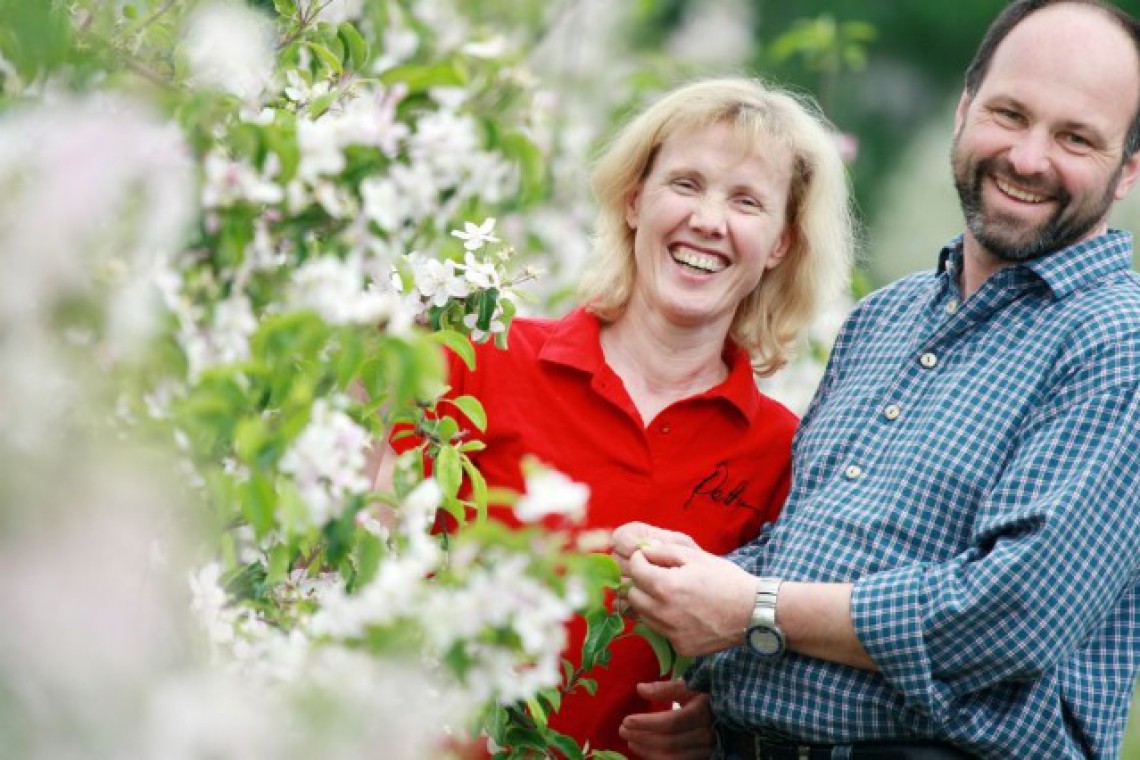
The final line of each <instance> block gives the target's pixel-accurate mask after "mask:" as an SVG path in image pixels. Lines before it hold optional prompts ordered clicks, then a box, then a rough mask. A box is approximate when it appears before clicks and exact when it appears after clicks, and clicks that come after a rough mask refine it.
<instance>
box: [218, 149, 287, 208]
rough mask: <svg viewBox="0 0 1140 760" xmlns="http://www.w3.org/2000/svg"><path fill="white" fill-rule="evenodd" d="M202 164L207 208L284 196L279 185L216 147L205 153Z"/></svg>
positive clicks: (276, 200)
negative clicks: (233, 159) (228, 156)
mask: <svg viewBox="0 0 1140 760" xmlns="http://www.w3.org/2000/svg"><path fill="white" fill-rule="evenodd" d="M203 168H204V170H205V180H204V182H203V187H202V205H203V206H205V207H206V208H217V207H221V206H229V205H232V204H233V203H235V202H238V201H249V202H250V203H254V204H272V203H280V202H281V200H282V199H283V198H284V197H285V191H284V190H283V189H282V187H281V186H280V185H278V184H277V183H275V182H273V181H271V180H269V179H266V178H264V177H262V176H261V175H259V174H258V173H257V172H256V171H255V170H254V169H253V167H252V166H250V165H249V164H247V163H244V162H241V161H232V160H230V159H228V158H226V156H225V155H223V154H222V153H221V152H219V151H217V150H214V151H211V152H210V154H209V155H207V156H206V161H205V164H204V167H203Z"/></svg>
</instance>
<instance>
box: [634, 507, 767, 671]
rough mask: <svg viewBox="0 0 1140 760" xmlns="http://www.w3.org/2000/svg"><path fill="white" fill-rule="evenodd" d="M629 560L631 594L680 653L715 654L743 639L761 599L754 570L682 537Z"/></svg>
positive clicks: (652, 624) (636, 608) (647, 619)
mask: <svg viewBox="0 0 1140 760" xmlns="http://www.w3.org/2000/svg"><path fill="white" fill-rule="evenodd" d="M624 527H626V526H623V528H624ZM619 530H622V528H619ZM678 535H679V534H678ZM627 565H628V569H627V570H626V573H627V575H628V576H629V579H630V581H631V586H630V589H629V591H628V593H627V594H626V599H627V600H628V601H629V603H630V604H631V605H632V606H633V609H634V611H636V612H637V614H638V616H639V617H640V618H641V620H642V622H644V623H645V624H646V625H648V626H649V627H650V628H652V629H653V630H655V631H657V632H658V633H660V634H662V635H663V636H665V637H666V638H667V639H669V641H670V642H671V643H672V644H673V648H674V649H676V650H677V652H678V653H680V654H682V655H684V656H686V657H693V656H696V655H703V654H711V653H712V652H717V651H720V650H722V649H728V648H729V647H734V646H737V645H739V644H741V643H742V642H743V640H744V630H745V629H746V628H747V627H748V623H749V621H750V620H751V618H752V606H753V604H754V602H755V600H756V584H757V578H756V577H755V576H753V575H749V574H748V573H747V572H745V571H744V570H741V569H740V568H739V567H737V566H736V565H734V564H732V563H731V562H729V561H728V560H726V559H721V558H720V557H718V556H716V555H715V554H709V553H708V552H706V551H703V550H701V549H698V548H696V547H693V546H681V545H678V544H677V543H672V544H662V543H656V544H650V545H646V546H644V548H641V549H636V550H635V551H633V552H632V554H631V555H630V557H629V560H628V563H627Z"/></svg>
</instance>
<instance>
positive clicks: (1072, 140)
mask: <svg viewBox="0 0 1140 760" xmlns="http://www.w3.org/2000/svg"><path fill="white" fill-rule="evenodd" d="M1064 140H1065V143H1066V144H1067V145H1069V147H1072V148H1080V149H1086V148H1091V147H1092V142H1090V141H1089V139H1088V138H1087V137H1085V136H1084V135H1078V134H1076V133H1075V132H1066V133H1065V134H1064Z"/></svg>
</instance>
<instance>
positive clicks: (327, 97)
mask: <svg viewBox="0 0 1140 760" xmlns="http://www.w3.org/2000/svg"><path fill="white" fill-rule="evenodd" d="M338 97H340V93H339V92H337V91H336V90H333V91H332V92H326V93H325V94H324V95H322V96H320V97H319V98H315V99H314V100H313V102H312V103H309V118H311V119H319V118H321V116H323V115H324V114H325V111H327V110H329V108H331V107H332V104H333V103H335V102H336V99H337V98H338Z"/></svg>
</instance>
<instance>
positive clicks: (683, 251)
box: [669, 248, 728, 273]
mask: <svg viewBox="0 0 1140 760" xmlns="http://www.w3.org/2000/svg"><path fill="white" fill-rule="evenodd" d="M669 254H670V255H671V256H672V257H673V261H676V262H677V263H678V264H684V265H685V266H689V267H692V268H693V269H699V270H701V271H702V272H712V273H715V272H721V271H723V270H725V269H727V268H728V263H727V262H726V261H724V259H722V258H720V257H719V256H711V255H709V254H707V253H698V252H697V251H694V250H691V249H689V248H674V249H673V250H671V251H669Z"/></svg>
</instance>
